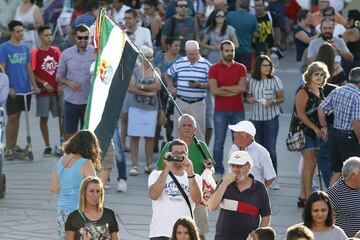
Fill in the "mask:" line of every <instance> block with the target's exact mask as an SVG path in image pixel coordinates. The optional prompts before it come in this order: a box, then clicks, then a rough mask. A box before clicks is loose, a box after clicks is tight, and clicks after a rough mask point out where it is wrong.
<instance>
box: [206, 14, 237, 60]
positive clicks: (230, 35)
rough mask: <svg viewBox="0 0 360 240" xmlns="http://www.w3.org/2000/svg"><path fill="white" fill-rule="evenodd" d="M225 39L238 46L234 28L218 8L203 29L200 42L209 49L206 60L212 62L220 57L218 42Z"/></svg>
mask: <svg viewBox="0 0 360 240" xmlns="http://www.w3.org/2000/svg"><path fill="white" fill-rule="evenodd" d="M225 40H231V41H232V42H233V43H234V45H235V48H238V47H239V42H238V40H237V38H236V34H235V29H234V28H233V27H232V26H230V25H228V24H227V22H226V15H225V12H224V11H222V10H220V9H219V10H216V12H215V18H212V21H211V22H210V24H209V26H208V27H207V28H206V29H205V35H204V38H203V40H202V42H201V46H202V47H203V48H205V49H207V50H208V51H209V52H208V60H209V61H210V62H211V63H212V64H214V63H217V62H219V60H220V59H221V54H220V44H221V43H222V42H223V41H225Z"/></svg>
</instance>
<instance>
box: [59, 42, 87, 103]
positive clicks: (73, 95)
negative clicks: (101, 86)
mask: <svg viewBox="0 0 360 240" xmlns="http://www.w3.org/2000/svg"><path fill="white" fill-rule="evenodd" d="M93 61H94V48H92V47H87V48H86V52H84V53H80V52H79V51H78V48H77V47H76V45H75V46H72V47H70V48H68V49H66V50H65V51H64V52H63V54H62V55H61V57H60V60H59V65H58V69H57V72H56V78H58V77H63V78H65V79H67V80H71V81H74V82H76V83H78V84H79V85H80V90H78V91H74V90H71V89H70V88H69V87H65V88H64V100H65V101H67V102H69V103H72V104H78V105H81V104H86V103H87V100H88V96H89V91H90V81H91V75H90V65H91V63H92V62H93Z"/></svg>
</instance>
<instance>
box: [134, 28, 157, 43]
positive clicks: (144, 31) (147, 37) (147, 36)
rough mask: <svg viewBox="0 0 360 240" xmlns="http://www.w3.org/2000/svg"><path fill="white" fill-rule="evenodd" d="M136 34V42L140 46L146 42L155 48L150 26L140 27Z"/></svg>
mask: <svg viewBox="0 0 360 240" xmlns="http://www.w3.org/2000/svg"><path fill="white" fill-rule="evenodd" d="M134 34H135V36H136V39H135V44H136V46H137V47H138V48H140V47H141V46H142V45H144V44H146V45H147V46H149V47H150V48H153V44H152V41H151V33H150V30H149V29H148V28H144V27H138V28H137V29H136V31H135V32H134Z"/></svg>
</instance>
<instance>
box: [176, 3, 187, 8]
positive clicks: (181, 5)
mask: <svg viewBox="0 0 360 240" xmlns="http://www.w3.org/2000/svg"><path fill="white" fill-rule="evenodd" d="M177 7H179V8H187V7H188V5H187V4H179V5H177Z"/></svg>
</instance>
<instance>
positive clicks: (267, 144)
mask: <svg viewBox="0 0 360 240" xmlns="http://www.w3.org/2000/svg"><path fill="white" fill-rule="evenodd" d="M251 122H252V123H253V124H254V126H255V128H256V135H255V141H256V142H257V143H259V144H261V145H262V146H263V147H264V148H266V150H268V152H269V153H270V157H271V161H272V164H273V166H274V169H275V172H276V174H277V156H276V139H277V136H278V133H279V117H278V116H277V117H275V118H273V119H271V120H267V121H254V120H251Z"/></svg>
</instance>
